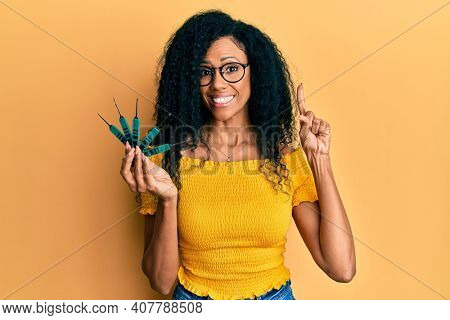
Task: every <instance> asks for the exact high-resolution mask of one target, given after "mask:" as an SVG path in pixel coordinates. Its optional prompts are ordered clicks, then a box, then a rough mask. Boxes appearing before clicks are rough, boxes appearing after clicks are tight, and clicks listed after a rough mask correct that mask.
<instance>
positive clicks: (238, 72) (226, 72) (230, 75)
mask: <svg viewBox="0 0 450 320" xmlns="http://www.w3.org/2000/svg"><path fill="white" fill-rule="evenodd" d="M249 64H250V63H247V64H245V63H240V62H230V63H227V64H224V65H223V66H221V67H216V68H210V67H205V66H201V67H200V85H201V86H207V85H209V84H210V83H211V82H212V80H213V78H214V74H215V71H214V70H215V69H219V73H220V75H221V76H222V78H223V79H224V80H225V81H227V82H230V83H235V82H238V81H241V79H242V78H243V77H244V75H245V68H247V67H248V66H249Z"/></svg>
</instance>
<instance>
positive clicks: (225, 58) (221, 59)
mask: <svg viewBox="0 0 450 320" xmlns="http://www.w3.org/2000/svg"><path fill="white" fill-rule="evenodd" d="M230 58H234V59H236V60H237V61H239V59H238V58H236V57H235V56H226V57H222V58H220V61H223V60H227V59H230ZM204 62H206V63H209V64H212V63H211V61H209V60H202V63H204Z"/></svg>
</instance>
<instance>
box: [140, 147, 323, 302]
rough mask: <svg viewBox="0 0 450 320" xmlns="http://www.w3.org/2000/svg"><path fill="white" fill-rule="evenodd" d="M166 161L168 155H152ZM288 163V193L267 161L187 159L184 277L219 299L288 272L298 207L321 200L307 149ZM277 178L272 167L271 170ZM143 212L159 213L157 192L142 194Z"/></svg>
mask: <svg viewBox="0 0 450 320" xmlns="http://www.w3.org/2000/svg"><path fill="white" fill-rule="evenodd" d="M150 160H151V161H153V162H155V163H156V164H157V165H159V166H160V165H161V161H162V154H157V155H154V156H152V157H150ZM281 161H282V162H283V163H284V164H286V166H287V168H288V169H289V177H290V179H289V181H290V182H291V184H290V187H289V185H287V186H286V185H285V184H283V191H284V192H286V193H287V194H286V193H283V192H282V191H280V190H279V187H277V190H275V189H274V187H273V183H277V182H278V180H277V179H278V178H277V179H276V180H275V181H272V182H271V181H269V180H267V178H266V175H265V174H264V172H266V173H267V172H268V171H267V170H265V171H263V172H261V171H260V170H259V167H260V165H264V162H265V160H242V161H231V162H219V161H210V160H206V161H204V163H203V166H201V162H202V160H200V159H195V158H188V157H182V158H181V160H180V178H181V182H182V189H181V191H180V192H179V196H178V198H179V201H178V212H177V217H178V220H177V224H178V240H179V248H180V253H181V266H180V268H179V270H178V279H179V281H180V283H181V284H182V285H183V286H184V287H185V288H186V289H188V290H189V291H191V292H193V293H195V294H196V295H199V296H208V295H209V296H210V297H211V298H212V299H214V300H234V299H245V298H250V299H251V298H254V297H255V296H260V295H262V294H264V293H266V292H268V291H270V290H271V289H273V288H275V289H279V288H280V287H281V286H282V285H283V284H284V283H285V282H286V281H287V280H288V279H289V278H290V272H289V269H288V268H286V266H285V265H284V255H283V254H284V252H285V251H286V249H285V244H286V234H287V231H288V229H289V226H290V223H291V221H292V208H293V207H294V206H297V205H298V204H299V203H300V202H302V201H311V202H313V201H316V200H318V197H317V192H316V186H315V182H314V177H313V175H312V172H311V168H310V167H309V164H308V161H307V159H306V155H305V153H304V151H303V149H301V148H300V147H299V148H297V149H295V150H294V151H293V152H291V153H288V154H285V155H284V156H283V157H282V160H281ZM270 177H271V178H272V179H273V177H275V176H274V175H273V173H272V174H271V175H270ZM141 199H142V208H141V209H140V213H142V214H151V215H153V214H155V212H156V207H157V201H158V199H157V197H156V196H154V195H153V194H151V193H142V194H141Z"/></svg>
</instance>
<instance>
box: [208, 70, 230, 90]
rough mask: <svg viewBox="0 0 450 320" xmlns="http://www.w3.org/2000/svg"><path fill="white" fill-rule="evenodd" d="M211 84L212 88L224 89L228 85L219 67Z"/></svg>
mask: <svg viewBox="0 0 450 320" xmlns="http://www.w3.org/2000/svg"><path fill="white" fill-rule="evenodd" d="M209 85H210V87H211V89H215V90H217V89H223V88H225V87H226V86H227V82H226V81H225V79H224V78H223V77H222V75H221V74H220V72H219V70H218V69H214V76H213V79H212V81H211V83H210V84H209Z"/></svg>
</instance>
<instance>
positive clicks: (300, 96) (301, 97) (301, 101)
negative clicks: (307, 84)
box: [297, 83, 306, 115]
mask: <svg viewBox="0 0 450 320" xmlns="http://www.w3.org/2000/svg"><path fill="white" fill-rule="evenodd" d="M297 103H298V109H299V111H300V114H301V115H306V103H305V94H304V92H303V83H301V84H300V85H299V86H298V87H297Z"/></svg>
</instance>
